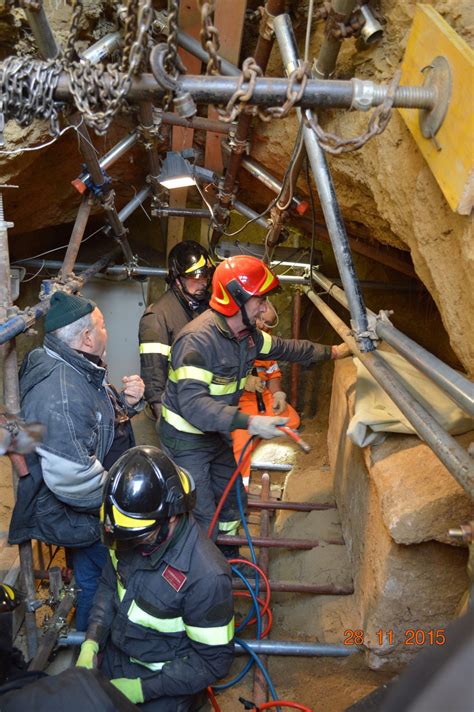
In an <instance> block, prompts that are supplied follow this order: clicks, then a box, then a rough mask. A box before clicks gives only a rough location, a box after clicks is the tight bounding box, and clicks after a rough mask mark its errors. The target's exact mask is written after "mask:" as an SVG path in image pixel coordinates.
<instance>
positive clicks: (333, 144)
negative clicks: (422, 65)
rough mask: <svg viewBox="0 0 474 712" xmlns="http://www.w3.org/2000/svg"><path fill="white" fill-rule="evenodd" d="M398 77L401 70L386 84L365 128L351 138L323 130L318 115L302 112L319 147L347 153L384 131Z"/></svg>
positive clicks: (333, 151) (388, 119)
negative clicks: (382, 97) (384, 91)
mask: <svg viewBox="0 0 474 712" xmlns="http://www.w3.org/2000/svg"><path fill="white" fill-rule="evenodd" d="M400 77H401V71H400V70H398V71H397V72H396V73H395V75H394V77H393V79H392V81H391V82H390V84H389V85H388V89H387V96H386V97H385V99H384V102H383V103H382V104H381V105H380V106H378V107H377V108H376V109H375V110H374V111H373V112H372V116H371V117H370V120H369V123H368V126H367V130H366V131H365V132H364V133H363V134H360V135H359V136H354V137H353V138H342V137H341V136H337V135H336V134H333V133H330V132H327V131H324V129H322V128H321V126H320V124H319V122H318V117H317V115H316V114H315V113H313V112H312V111H307V112H304V121H305V123H306V125H307V126H310V127H311V128H312V130H313V131H314V133H315V134H316V137H317V139H318V142H319V145H320V146H321V148H322V149H324V151H326V152H327V153H332V154H334V155H337V154H339V153H349V151H356V150H357V149H358V148H362V146H365V144H366V143H367V142H368V141H370V139H371V138H373V137H374V136H377V135H378V134H381V133H382V132H383V131H385V129H386V128H387V126H388V123H389V121H390V119H391V118H392V107H393V98H394V96H395V91H396V90H397V87H398V85H399V83H400Z"/></svg>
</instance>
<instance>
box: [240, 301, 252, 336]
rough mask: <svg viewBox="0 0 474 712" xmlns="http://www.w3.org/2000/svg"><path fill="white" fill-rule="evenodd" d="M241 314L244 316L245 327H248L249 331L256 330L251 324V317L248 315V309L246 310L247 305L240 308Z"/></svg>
mask: <svg viewBox="0 0 474 712" xmlns="http://www.w3.org/2000/svg"><path fill="white" fill-rule="evenodd" d="M240 313H241V314H242V321H243V322H244V325H245V326H246V327H247V329H250V331H252V329H255V326H254V325H252V324H251V323H250V320H249V315H248V314H247V309H246V308H245V304H242V306H241V307H240Z"/></svg>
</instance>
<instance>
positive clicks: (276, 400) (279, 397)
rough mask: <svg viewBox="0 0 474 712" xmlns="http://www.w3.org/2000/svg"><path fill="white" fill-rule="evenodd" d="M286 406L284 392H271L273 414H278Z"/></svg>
mask: <svg viewBox="0 0 474 712" xmlns="http://www.w3.org/2000/svg"><path fill="white" fill-rule="evenodd" d="M285 408H286V393H283V391H275V393H274V394H273V401H272V410H273V412H274V413H275V415H280V413H283V411H284V410H285Z"/></svg>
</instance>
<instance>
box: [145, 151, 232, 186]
mask: <svg viewBox="0 0 474 712" xmlns="http://www.w3.org/2000/svg"><path fill="white" fill-rule="evenodd" d="M184 153H186V152H184ZM192 153H194V152H192ZM217 181H218V176H217V175H216V174H215V173H214V172H213V171H210V170H209V169H208V168H203V167H202V166H196V165H193V164H191V163H190V162H189V161H188V160H187V159H186V158H185V157H184V155H183V154H182V153H179V152H178V151H168V153H167V154H166V158H165V160H164V161H163V163H162V165H161V173H160V175H159V176H158V183H160V184H161V185H162V186H163V187H164V188H168V190H173V189H174V188H185V187H187V186H190V185H196V184H197V183H198V182H199V183H214V184H215V185H217Z"/></svg>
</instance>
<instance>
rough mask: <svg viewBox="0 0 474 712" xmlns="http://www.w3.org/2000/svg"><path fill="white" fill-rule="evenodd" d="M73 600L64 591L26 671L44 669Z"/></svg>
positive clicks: (71, 596) (72, 596) (73, 597)
mask: <svg viewBox="0 0 474 712" xmlns="http://www.w3.org/2000/svg"><path fill="white" fill-rule="evenodd" d="M74 602H75V596H74V594H72V593H66V595H65V596H64V598H63V599H62V600H61V603H60V604H59V606H58V607H57V609H56V611H55V613H54V615H53V617H52V619H51V620H50V621H49V624H48V628H47V631H46V633H45V634H44V635H43V637H42V638H41V643H40V645H39V648H38V651H37V653H36V655H35V656H34V658H33V660H31V662H30V664H29V665H28V672H31V671H32V670H44V668H45V667H46V665H47V663H48V659H49V656H50V655H51V653H52V652H53V648H54V646H55V645H56V641H57V639H58V636H59V633H60V630H61V628H62V626H63V625H64V621H65V620H66V618H67V617H68V615H69V612H70V610H71V608H72V607H73V605H74Z"/></svg>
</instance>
